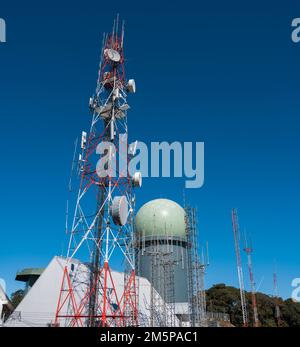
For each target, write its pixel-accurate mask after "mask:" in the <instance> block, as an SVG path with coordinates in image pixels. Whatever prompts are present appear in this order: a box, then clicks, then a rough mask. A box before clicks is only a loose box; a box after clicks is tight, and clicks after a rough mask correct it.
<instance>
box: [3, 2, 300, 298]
mask: <svg viewBox="0 0 300 347" xmlns="http://www.w3.org/2000/svg"><path fill="white" fill-rule="evenodd" d="M280 3H281V4H280V5H279V4H278V2H268V3H266V4H263V3H262V1H251V2H250V3H247V4H246V3H245V2H241V1H230V0H229V1H225V2H224V1H221V0H219V1H214V2H209V1H197V2H196V1H194V2H191V1H190V0H187V1H177V0H175V1H172V2H167V1H164V2H163V1H156V0H155V1H149V2H147V3H144V2H141V1H134V2H133V1H122V2H121V1H118V0H116V1H89V0H87V1H80V2H79V1H43V2H40V1H25V2H23V1H18V2H17V1H2V4H1V9H0V11H1V12H0V17H3V18H4V19H5V20H6V23H7V43H6V44H0V91H1V93H0V115H1V136H0V148H1V171H0V179H1V186H0V187H1V188H0V189H1V190H0V216H1V241H0V277H3V278H4V279H6V281H7V285H8V291H9V292H11V291H13V290H15V289H17V288H18V287H19V286H20V284H19V283H17V282H15V281H14V276H15V272H16V271H17V270H18V269H21V268H23V267H41V266H46V265H47V263H48V262H49V260H50V259H51V258H52V257H53V255H56V254H61V253H62V245H63V243H64V242H65V240H66V238H65V234H64V224H65V205H66V197H67V188H66V187H67V182H68V178H69V169H70V162H71V158H72V154H73V142H74V139H75V138H76V137H77V136H78V135H79V134H80V133H81V130H83V129H88V126H89V123H90V116H89V113H88V98H89V96H90V95H91V94H92V93H93V92H94V88H95V80H96V76H97V67H98V59H99V51H100V44H101V38H102V33H103V31H108V30H109V29H110V28H111V25H112V20H113V18H114V16H115V14H116V13H117V12H119V13H120V15H121V17H122V18H124V19H125V20H126V38H125V44H126V56H127V75H128V77H134V78H135V80H136V82H137V91H138V92H137V93H136V95H134V96H132V97H131V100H130V104H131V107H132V110H131V112H130V114H129V129H130V139H132V140H135V139H138V140H141V141H145V142H147V141H163V140H167V141H176V140H177V141H204V142H205V185H204V187H203V188H201V189H198V190H189V191H188V192H187V199H188V200H189V201H190V202H191V203H192V204H194V205H196V206H197V207H198V212H199V229H200V234H201V239H202V240H208V241H209V244H210V256H211V265H210V267H209V269H208V273H207V277H206V282H207V286H210V285H212V284H213V283H220V282H224V283H226V284H230V285H237V275H236V268H235V254H234V247H233V234H232V229H231V220H230V210H231V208H232V207H237V208H238V209H239V217H240V224H241V226H242V228H244V227H245V228H246V229H247V231H248V233H250V234H251V235H252V239H253V243H254V248H255V251H254V254H253V263H254V271H255V277H256V282H257V283H259V282H261V279H263V281H262V284H261V287H260V288H259V289H260V290H262V291H265V292H267V293H271V292H272V272H273V259H274V258H276V260H277V268H278V277H279V291H280V294H281V295H283V296H284V297H288V296H290V293H291V286H290V283H291V281H292V279H293V278H295V277H300V266H299V264H300V260H299V247H300V246H299V245H300V233H299V230H300V222H299V215H300V213H299V207H300V204H299V195H300V183H299V176H300V165H299V132H300V121H299V113H300V112H299V81H300V69H299V58H300V44H298V45H297V44H294V43H292V42H291V39H290V35H291V21H292V19H293V18H295V17H300V5H299V1H285V2H284V3H283V2H280ZM297 3H298V4H297ZM183 185H184V182H183V181H182V180H178V179H177V180H151V179H146V180H144V185H143V189H142V190H141V191H140V192H139V193H138V196H137V201H138V206H140V205H141V204H143V203H145V202H146V201H148V200H150V199H152V198H156V197H167V198H171V199H174V200H176V201H178V202H179V203H182V190H183ZM65 251H66V249H65V248H64V250H63V252H65Z"/></svg>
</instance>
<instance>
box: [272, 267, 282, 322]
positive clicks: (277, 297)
mask: <svg viewBox="0 0 300 347" xmlns="http://www.w3.org/2000/svg"><path fill="white" fill-rule="evenodd" d="M273 285H274V299H275V319H276V323H277V326H278V327H281V326H282V320H281V312H280V308H279V294H278V284H277V273H276V271H275V272H274V273H273Z"/></svg>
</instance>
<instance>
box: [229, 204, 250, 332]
mask: <svg viewBox="0 0 300 347" xmlns="http://www.w3.org/2000/svg"><path fill="white" fill-rule="evenodd" d="M231 218H232V227H233V234H234V245H235V254H236V263H237V272H238V279H239V286H240V296H241V307H242V315H243V325H244V327H247V326H248V323H249V319H248V311H247V302H246V295H245V284H244V275H243V268H242V259H241V252H240V230H239V222H238V215H237V210H236V209H235V208H234V209H232V212H231Z"/></svg>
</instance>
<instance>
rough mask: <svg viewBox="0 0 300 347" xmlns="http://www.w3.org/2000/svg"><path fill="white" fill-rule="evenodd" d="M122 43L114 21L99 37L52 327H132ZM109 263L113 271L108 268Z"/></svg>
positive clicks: (137, 178)
mask: <svg viewBox="0 0 300 347" xmlns="http://www.w3.org/2000/svg"><path fill="white" fill-rule="evenodd" d="M123 43H124V23H122V27H121V28H119V20H118V18H117V20H116V21H115V22H114V25H113V29H112V32H111V34H107V35H104V36H103V43H102V51H101V60H100V65H99V74H98V80H97V88H96V92H95V95H94V96H93V97H92V98H90V103H89V107H90V111H91V114H92V122H91V127H90V131H89V133H86V132H83V133H82V140H81V150H80V154H79V168H78V172H79V184H78V194H77V197H76V199H75V200H76V203H74V210H75V212H74V218H73V222H72V227H71V230H70V239H69V246H68V254H67V265H66V266H65V268H64V274H63V278H62V282H61V290H60V295H59V299H58V304H57V310H56V316H55V325H58V326H62V325H64V326H100V327H106V326H137V325H138V286H137V282H136V281H137V280H136V276H135V252H134V242H135V241H134V233H133V213H134V201H135V198H134V192H133V189H134V188H135V187H139V186H141V175H140V173H139V172H135V173H134V174H132V175H129V173H128V172H129V170H128V163H129V160H130V159H131V158H132V156H133V155H134V151H135V149H134V147H135V146H128V143H127V134H128V129H127V110H128V109H129V105H128V103H127V94H128V93H134V92H135V82H134V80H132V79H131V80H127V79H126V77H125V68H124V60H125V59H124V49H123ZM75 259H79V260H80V262H77V263H76V261H75ZM76 264H77V265H76ZM111 264H113V266H117V267H118V270H121V272H114V271H112V270H111ZM120 276H122V280H121V281H120ZM120 282H122V283H121V284H120ZM120 287H121V290H120Z"/></svg>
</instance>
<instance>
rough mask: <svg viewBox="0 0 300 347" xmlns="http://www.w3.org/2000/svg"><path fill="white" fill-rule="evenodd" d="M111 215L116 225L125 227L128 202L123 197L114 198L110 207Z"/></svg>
mask: <svg viewBox="0 0 300 347" xmlns="http://www.w3.org/2000/svg"><path fill="white" fill-rule="evenodd" d="M111 215H112V218H113V221H114V223H115V224H116V225H120V226H122V225H125V224H126V222H127V218H128V202H127V199H126V197H125V196H124V195H122V196H115V197H114V199H113V201H112V205H111Z"/></svg>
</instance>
